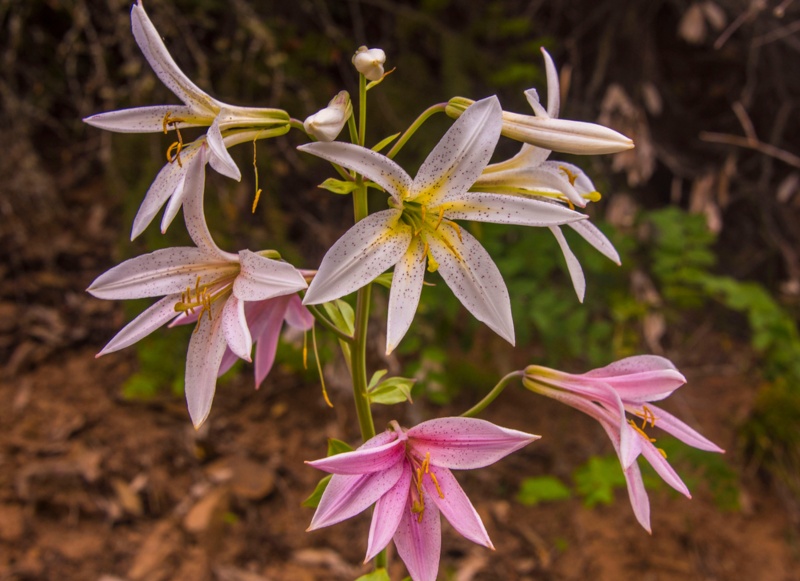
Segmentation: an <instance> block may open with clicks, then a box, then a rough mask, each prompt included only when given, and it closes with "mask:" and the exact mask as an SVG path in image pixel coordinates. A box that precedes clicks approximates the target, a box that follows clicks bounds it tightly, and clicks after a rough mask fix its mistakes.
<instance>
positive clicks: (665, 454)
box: [656, 448, 667, 460]
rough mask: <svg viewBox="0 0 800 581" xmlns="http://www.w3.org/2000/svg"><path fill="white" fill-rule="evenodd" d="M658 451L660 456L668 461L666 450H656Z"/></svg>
mask: <svg viewBox="0 0 800 581" xmlns="http://www.w3.org/2000/svg"><path fill="white" fill-rule="evenodd" d="M656 450H658V453H659V454H661V455H662V456H664V460H666V459H667V453H666V452H665V451H664V448H656Z"/></svg>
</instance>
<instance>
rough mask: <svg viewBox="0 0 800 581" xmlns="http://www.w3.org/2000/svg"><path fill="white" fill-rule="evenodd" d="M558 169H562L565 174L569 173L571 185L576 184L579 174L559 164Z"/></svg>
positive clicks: (568, 177)
mask: <svg viewBox="0 0 800 581" xmlns="http://www.w3.org/2000/svg"><path fill="white" fill-rule="evenodd" d="M558 169H560V170H561V171H563V172H564V173H565V174H567V179H568V180H569V185H571V186H574V185H575V180H577V179H578V174H576V173H572V172H571V171H569V169H567V168H566V167H564V166H563V165H560V166H558Z"/></svg>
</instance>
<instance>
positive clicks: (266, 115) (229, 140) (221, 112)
mask: <svg viewBox="0 0 800 581" xmlns="http://www.w3.org/2000/svg"><path fill="white" fill-rule="evenodd" d="M131 28H132V29H133V36H134V38H135V39H136V43H137V44H138V45H139V48H140V49H141V51H142V53H143V54H144V57H145V58H146V59H147V62H148V63H149V64H150V66H151V67H152V69H153V72H154V73H155V74H156V76H158V78H159V79H160V80H161V82H163V83H164V84H165V85H166V86H167V88H169V89H170V90H171V91H172V92H173V93H174V94H175V95H176V96H177V97H178V98H179V99H180V100H181V101H183V105H156V106H150V107H135V108H132V109H121V110H119V111H109V112H107V113H100V114H97V115H92V116H91V117H87V118H86V119H84V121H85V122H86V123H88V124H89V125H92V126H94V127H99V128H100V129H106V130H108V131H116V132H121V133H157V132H160V131H163V132H164V133H167V132H168V131H175V132H176V137H177V140H176V141H175V143H173V144H172V146H170V148H169V150H168V152H167V159H168V160H169V162H168V164H167V166H165V167H164V169H162V170H161V172H160V173H159V175H158V177H157V178H156V180H155V182H154V183H153V185H152V186H151V187H150V190H149V191H148V192H147V195H146V197H145V202H144V203H143V204H142V207H141V208H140V209H139V213H138V214H137V216H136V219H135V221H134V226H133V232H132V236H131V238H136V236H138V235H139V234H141V232H142V231H144V229H145V228H146V227H147V225H148V224H149V223H150V222H151V221H152V219H153V217H154V216H155V214H156V213H157V212H158V210H159V209H160V208H161V207H162V206H163V205H164V203H165V202H166V200H167V199H168V198H169V197H170V196H174V194H178V195H180V193H181V192H182V191H183V188H182V184H183V181H184V180H185V174H186V172H185V169H184V165H185V164H186V163H188V162H189V161H190V160H191V158H192V157H193V156H195V155H196V154H197V151H198V149H199V148H200V146H202V144H203V143H206V144H208V146H209V148H210V154H209V156H208V163H209V164H210V165H211V167H213V168H214V169H215V170H216V171H218V172H219V173H221V174H222V175H224V176H227V177H230V178H232V179H235V180H237V181H238V180H240V179H241V177H242V175H241V172H240V171H239V168H238V167H237V166H236V163H235V162H234V161H233V158H232V157H231V155H230V153H228V148H229V147H231V146H233V145H236V144H239V143H244V142H246V141H252V140H254V139H264V138H268V137H274V136H276V135H281V134H283V133H286V132H288V131H289V115H288V113H286V112H285V111H282V110H279V109H265V108H254V107H238V106H235V105H228V104H226V103H223V102H221V101H218V100H217V99H214V98H213V97H211V96H210V95H208V94H207V93H205V92H204V91H203V90H202V89H200V88H199V87H198V86H197V85H195V84H194V83H193V82H192V81H191V80H189V78H188V77H187V76H186V75H185V74H184V73H183V71H181V70H180V68H179V67H178V65H177V64H176V63H175V61H174V60H173V58H172V56H171V55H170V54H169V52H168V51H167V47H166V46H165V45H164V42H163V41H162V40H161V36H160V35H159V34H158V31H157V30H156V28H155V26H153V23H152V22H151V21H150V18H149V17H148V16H147V13H146V12H145V10H144V7H143V6H142V4H141V1H137V3H136V4H134V5H133V8H132V9H131ZM186 127H208V130H207V132H206V134H205V135H203V136H202V137H200V138H198V139H197V140H195V141H194V142H192V143H190V144H189V145H185V144H184V143H183V138H182V136H181V132H180V130H181V129H183V128H186ZM172 205H173V206H176V207H175V208H174V211H172V212H171V215H172V217H174V215H175V213H177V209H178V208H180V204H179V203H178V204H172ZM171 219H172V218H169V219H168V220H167V219H166V216H165V220H164V222H162V229H166V227H167V226H168V225H169V223H170V221H171Z"/></svg>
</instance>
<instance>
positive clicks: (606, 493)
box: [572, 456, 626, 507]
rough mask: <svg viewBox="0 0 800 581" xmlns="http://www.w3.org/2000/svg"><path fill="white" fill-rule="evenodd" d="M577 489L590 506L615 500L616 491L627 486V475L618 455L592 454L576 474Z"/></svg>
mask: <svg viewBox="0 0 800 581" xmlns="http://www.w3.org/2000/svg"><path fill="white" fill-rule="evenodd" d="M572 477H573V479H574V480H575V489H576V491H577V492H578V494H580V495H581V496H582V497H583V503H584V504H585V505H586V506H588V507H592V506H596V505H598V504H611V503H612V502H614V491H615V490H616V489H617V488H625V486H626V484H625V475H624V474H623V473H622V468H621V467H620V465H619V460H618V459H617V457H616V456H592V457H591V458H589V461H588V462H587V463H586V464H584V465H583V466H580V467H578V468H577V469H576V470H575V472H574V474H573V476H572Z"/></svg>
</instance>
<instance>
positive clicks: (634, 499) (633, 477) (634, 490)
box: [624, 463, 653, 534]
mask: <svg viewBox="0 0 800 581" xmlns="http://www.w3.org/2000/svg"><path fill="white" fill-rule="evenodd" d="M624 473H625V484H626V485H627V487H628V498H629V499H630V502H631V508H633V514H634V516H635V517H636V520H637V521H639V524H640V525H642V527H643V528H644V530H646V531H647V532H648V533H651V534H652V532H653V531H652V530H651V528H650V499H649V498H648V496H647V490H646V489H645V487H644V480H642V471H641V470H640V469H639V465H638V464H636V463H634V464H631V466H630V467H629V468H627V469H626V470H625V471H624Z"/></svg>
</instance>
